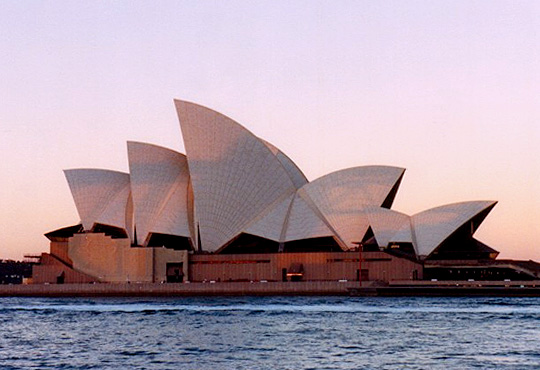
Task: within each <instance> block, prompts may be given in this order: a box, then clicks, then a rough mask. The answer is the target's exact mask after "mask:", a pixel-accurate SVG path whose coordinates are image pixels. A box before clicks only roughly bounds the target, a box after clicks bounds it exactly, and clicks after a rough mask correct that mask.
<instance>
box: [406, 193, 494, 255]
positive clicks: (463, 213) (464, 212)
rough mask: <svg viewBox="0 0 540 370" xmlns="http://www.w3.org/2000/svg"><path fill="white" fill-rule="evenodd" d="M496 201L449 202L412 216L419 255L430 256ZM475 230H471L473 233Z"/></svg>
mask: <svg viewBox="0 0 540 370" xmlns="http://www.w3.org/2000/svg"><path fill="white" fill-rule="evenodd" d="M495 204H497V202H496V201H473V202H461V203H453V204H448V205H444V206H440V207H436V208H432V209H428V210H426V211H423V212H420V213H418V214H416V215H414V216H412V225H413V229H414V234H415V237H416V248H417V254H418V255H419V256H424V257H426V256H429V255H430V254H431V253H432V252H433V251H434V250H435V249H436V248H437V247H438V246H439V245H440V244H441V243H442V242H443V241H445V240H446V239H447V238H448V237H449V236H450V235H451V234H452V233H453V232H454V231H456V230H457V229H459V228H460V227H461V226H463V225H464V224H465V223H467V222H469V221H471V220H472V219H473V218H474V217H475V216H477V215H478V214H479V213H481V212H483V211H486V210H488V209H491V208H493V207H494V206H495ZM474 231H475V230H471V234H472V233H473V232H474Z"/></svg>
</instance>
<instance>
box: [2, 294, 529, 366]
mask: <svg viewBox="0 0 540 370" xmlns="http://www.w3.org/2000/svg"><path fill="white" fill-rule="evenodd" d="M0 333H1V335H0V369H178V368H182V369H214V370H215V369H295V370H296V369H475V368H476V369H540V298H479V297H474V298H422V297H416V298H361V297H357V298H349V297H240V298H239V297H230V298H227V297H212V298H162V299H141V298H137V299H135V298H133V299H128V298H122V299H120V298H92V299H85V298H61V299H60V298H58V299H53V298H47V299H45V298H0Z"/></svg>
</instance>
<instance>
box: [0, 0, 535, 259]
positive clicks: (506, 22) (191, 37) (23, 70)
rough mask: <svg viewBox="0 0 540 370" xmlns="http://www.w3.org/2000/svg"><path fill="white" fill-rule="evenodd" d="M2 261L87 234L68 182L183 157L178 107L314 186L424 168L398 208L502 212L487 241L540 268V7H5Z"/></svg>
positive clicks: (408, 179) (0, 38) (1, 33)
mask: <svg viewBox="0 0 540 370" xmlns="http://www.w3.org/2000/svg"><path fill="white" fill-rule="evenodd" d="M0 50H1V53H0V153H1V160H0V176H1V177H0V258H11V259H21V258H22V257H23V254H26V253H40V252H48V250H49V248H48V240H47V239H46V238H45V237H44V236H43V234H44V233H45V232H48V231H51V230H54V229H57V228H60V227H64V226H69V225H73V224H75V223H77V222H78V221H79V217H78V215H77V212H76V209H75V205H74V203H73V201H72V198H71V194H70V191H69V188H68V186H67V182H66V180H65V178H64V175H63V173H62V170H63V169H68V168H86V167H90V168H107V169H113V170H120V171H127V169H128V163H127V152H126V141H128V140H136V141H143V142H149V143H153V144H157V145H162V146H165V147H169V148H171V149H175V150H178V151H182V152H183V151H184V147H183V143H182V137H181V132H180V127H179V124H178V120H177V117H176V112H175V109H174V105H173V99H174V98H179V99H184V100H189V101H193V102H196V103H198V104H201V105H204V106H207V107H209V108H212V109H214V110H217V111H219V112H221V113H224V114H226V115H228V116H229V117H231V118H233V119H235V120H236V121H237V122H239V123H241V124H242V125H244V126H245V127H246V128H248V129H249V130H250V131H252V132H253V133H254V134H255V135H257V136H260V137H262V138H264V139H266V140H267V141H269V142H271V143H273V144H274V145H276V146H277V147H279V148H280V149H281V150H283V151H284V152H285V153H287V155H288V156H289V157H290V158H291V159H292V160H293V161H295V162H296V163H297V165H298V166H299V167H300V168H301V169H302V170H303V171H304V173H305V174H306V176H307V177H308V179H310V180H313V179H315V178H317V177H319V176H322V175H324V174H327V173H329V172H332V171H335V170H338V169H342V168H347V167H352V166H359V165H373V164H382V165H391V166H399V167H405V168H406V169H407V171H406V173H405V177H404V179H403V182H402V185H401V188H400V191H399V192H398V195H397V198H396V202H395V204H394V207H393V209H395V210H398V211H401V212H405V213H407V214H411V215H412V214H414V213H416V212H420V211H422V210H425V209H428V208H432V207H436V206H440V205H443V204H447V203H453V202H459V201H467V200H487V199H490V200H491V199H492V200H498V201H499V204H498V205H497V206H496V207H495V208H494V209H493V211H492V212H491V214H490V215H489V216H488V217H487V218H486V220H485V221H484V223H483V224H482V226H481V227H480V229H479V230H478V232H477V233H476V234H475V236H476V237H477V239H479V240H481V241H482V242H484V243H486V244H488V245H490V246H492V247H493V248H495V249H497V250H499V251H500V252H501V258H519V259H535V260H538V261H540V2H536V1H373V2H368V1H257V2H252V1H160V2H153V1H115V2H89V1H14V2H8V1H3V2H0Z"/></svg>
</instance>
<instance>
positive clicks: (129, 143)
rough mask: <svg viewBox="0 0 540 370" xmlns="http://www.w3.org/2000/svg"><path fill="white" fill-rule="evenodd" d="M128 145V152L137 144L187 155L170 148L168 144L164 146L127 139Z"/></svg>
mask: <svg viewBox="0 0 540 370" xmlns="http://www.w3.org/2000/svg"><path fill="white" fill-rule="evenodd" d="M126 145H127V149H128V152H129V150H130V149H134V148H135V147H136V146H145V147H148V148H154V149H160V150H165V151H169V152H173V153H176V154H181V155H183V156H185V154H184V153H182V152H179V151H177V150H174V149H171V148H168V147H166V146H162V145H157V144H152V143H146V142H144V141H135V140H128V141H126Z"/></svg>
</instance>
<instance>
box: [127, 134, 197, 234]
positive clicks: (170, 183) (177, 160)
mask: <svg viewBox="0 0 540 370" xmlns="http://www.w3.org/2000/svg"><path fill="white" fill-rule="evenodd" d="M128 158H129V172H130V174H131V191H132V196H133V208H134V218H135V219H134V222H135V226H136V228H137V237H138V239H139V240H138V242H139V243H140V244H143V245H146V244H147V243H148V238H149V236H150V233H152V232H154V233H162V234H170V235H178V236H186V237H190V236H191V235H190V228H189V223H188V206H187V204H188V185H189V170H188V167H187V160H186V156H185V155H183V154H180V153H178V152H175V151H174V150H171V149H167V148H163V147H160V146H157V145H152V144H146V143H139V142H133V141H130V142H128Z"/></svg>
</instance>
